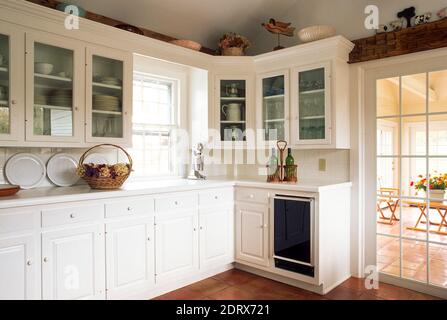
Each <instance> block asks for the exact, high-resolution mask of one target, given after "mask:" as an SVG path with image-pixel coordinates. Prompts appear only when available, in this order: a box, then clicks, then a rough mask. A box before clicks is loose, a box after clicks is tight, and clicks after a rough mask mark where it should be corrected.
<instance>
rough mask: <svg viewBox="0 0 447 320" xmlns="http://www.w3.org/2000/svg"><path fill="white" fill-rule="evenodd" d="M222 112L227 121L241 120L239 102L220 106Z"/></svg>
mask: <svg viewBox="0 0 447 320" xmlns="http://www.w3.org/2000/svg"><path fill="white" fill-rule="evenodd" d="M222 113H223V114H224V115H225V118H226V120H227V121H241V104H240V103H229V104H224V105H223V106H222Z"/></svg>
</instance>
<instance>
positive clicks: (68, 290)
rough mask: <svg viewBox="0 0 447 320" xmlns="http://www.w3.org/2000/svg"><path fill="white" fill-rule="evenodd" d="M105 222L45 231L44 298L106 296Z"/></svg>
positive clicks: (66, 298) (43, 239) (95, 297)
mask: <svg viewBox="0 0 447 320" xmlns="http://www.w3.org/2000/svg"><path fill="white" fill-rule="evenodd" d="M103 229H104V225H103V224H93V225H88V226H83V227H73V228H69V229H68V228H67V229H59V230H55V231H49V232H44V233H43V234H42V292H43V299H52V300H53V299H62V300H68V299H104V298H105V263H104V262H105V257H104V251H105V250H104V230H103Z"/></svg>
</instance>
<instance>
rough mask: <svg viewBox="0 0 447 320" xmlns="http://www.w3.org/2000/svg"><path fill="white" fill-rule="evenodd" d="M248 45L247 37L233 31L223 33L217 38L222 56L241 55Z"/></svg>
mask: <svg viewBox="0 0 447 320" xmlns="http://www.w3.org/2000/svg"><path fill="white" fill-rule="evenodd" d="M249 46H250V41H248V39H247V38H245V37H243V36H241V35H239V34H236V33H234V32H230V33H225V34H224V35H223V36H222V38H220V40H219V50H220V53H221V54H222V55H223V56H243V55H244V54H245V49H247V48H248V47H249Z"/></svg>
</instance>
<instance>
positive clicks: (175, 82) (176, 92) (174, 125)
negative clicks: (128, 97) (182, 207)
mask: <svg viewBox="0 0 447 320" xmlns="http://www.w3.org/2000/svg"><path fill="white" fill-rule="evenodd" d="M138 76H140V77H148V78H153V79H159V80H161V81H165V82H169V83H171V85H172V87H171V92H172V102H171V104H172V106H174V107H173V110H172V114H171V124H169V125H165V124H160V125H157V124H148V126H150V127H153V128H154V129H155V128H157V127H158V128H160V129H167V130H172V129H174V130H175V129H181V121H180V101H181V90H180V88H181V87H180V81H181V80H179V79H174V78H170V77H165V76H162V75H159V74H154V73H149V72H145V71H137V70H134V72H133V81H134V80H135V78H136V77H138ZM133 81H132V85H133ZM134 91H135V90H134ZM148 131H150V130H148ZM133 136H134V122H133V119H132V139H133ZM170 139H171V140H175V134H171V138H170ZM177 151H178V150H176V149H174V150H170V151H169V157H170V161H169V162H170V166H171V167H172V168H171V173H170V174H165V173H163V174H150V175H148V174H141V175H138V174H137V173H134V174H133V175H131V179H132V181H147V180H161V179H168V180H169V179H180V178H182V176H181V174H180V164H179V163H178V161H177V160H178V158H177Z"/></svg>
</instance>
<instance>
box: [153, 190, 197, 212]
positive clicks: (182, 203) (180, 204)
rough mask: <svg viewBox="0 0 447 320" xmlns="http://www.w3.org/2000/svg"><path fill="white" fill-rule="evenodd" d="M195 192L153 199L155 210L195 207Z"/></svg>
mask: <svg viewBox="0 0 447 320" xmlns="http://www.w3.org/2000/svg"><path fill="white" fill-rule="evenodd" d="M197 204H198V199H197V194H195V193H194V194H179V195H172V196H168V197H163V198H157V199H155V211H156V212H163V211H175V210H188V209H195V208H197Z"/></svg>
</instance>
